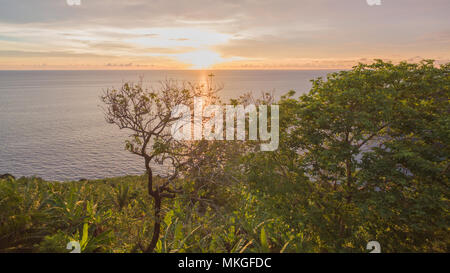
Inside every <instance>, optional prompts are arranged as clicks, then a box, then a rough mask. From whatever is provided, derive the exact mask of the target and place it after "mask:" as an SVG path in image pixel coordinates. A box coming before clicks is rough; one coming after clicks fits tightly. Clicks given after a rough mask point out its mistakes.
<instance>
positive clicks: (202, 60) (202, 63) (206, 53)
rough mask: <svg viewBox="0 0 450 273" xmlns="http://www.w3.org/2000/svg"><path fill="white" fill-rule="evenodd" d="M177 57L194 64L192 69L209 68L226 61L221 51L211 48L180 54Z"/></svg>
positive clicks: (181, 60)
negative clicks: (220, 53)
mask: <svg viewBox="0 0 450 273" xmlns="http://www.w3.org/2000/svg"><path fill="white" fill-rule="evenodd" d="M177 59H178V60H179V61H180V62H183V63H187V64H190V65H192V67H191V68H192V69H207V68H211V67H212V66H213V65H215V64H217V63H220V62H223V61H224V59H223V58H222V57H221V56H220V55H219V53H217V52H214V51H210V50H198V51H193V52H187V53H182V54H178V55H177Z"/></svg>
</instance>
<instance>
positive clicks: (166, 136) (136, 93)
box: [101, 79, 220, 252]
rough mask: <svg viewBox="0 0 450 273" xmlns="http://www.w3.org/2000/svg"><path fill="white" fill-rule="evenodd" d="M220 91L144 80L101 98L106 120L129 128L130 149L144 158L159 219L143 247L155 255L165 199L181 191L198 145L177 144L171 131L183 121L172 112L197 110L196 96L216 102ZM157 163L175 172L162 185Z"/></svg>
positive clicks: (183, 142) (205, 86)
mask: <svg viewBox="0 0 450 273" xmlns="http://www.w3.org/2000/svg"><path fill="white" fill-rule="evenodd" d="M219 89H220V88H219V87H217V86H215V85H214V86H213V85H212V80H210V81H208V82H207V83H206V84H193V83H186V82H182V83H180V82H177V81H172V80H166V81H164V82H161V83H160V86H159V87H158V88H156V89H155V88H151V89H144V88H143V86H142V79H141V81H140V82H138V83H137V84H133V83H125V84H123V86H122V87H121V88H120V89H114V88H113V89H108V90H106V91H105V92H104V94H103V95H102V96H101V100H102V102H103V103H104V104H105V105H106V107H105V108H104V112H105V118H106V121H107V122H108V123H110V124H115V125H117V126H118V127H119V128H120V129H125V130H126V129H128V130H129V131H130V132H131V134H130V137H129V139H128V140H127V141H126V149H127V150H128V151H130V152H131V153H133V154H135V155H138V156H141V157H143V159H144V164H145V169H146V171H147V175H148V194H149V195H150V196H151V198H153V200H154V217H155V224H154V229H153V235H152V239H151V242H150V244H149V245H148V247H146V248H143V251H145V252H153V250H154V248H155V247H156V244H157V242H158V240H159V234H160V229H161V202H162V199H163V198H174V197H175V194H176V193H177V192H179V191H180V187H178V188H177V187H176V185H175V178H177V176H178V173H179V170H180V169H182V168H183V167H184V166H185V164H186V163H187V162H188V161H189V158H191V156H192V154H193V151H194V150H195V149H193V147H195V145H193V144H192V143H190V142H189V141H177V140H176V139H174V137H173V136H172V134H171V131H170V129H171V127H172V125H173V124H174V123H175V122H176V121H177V120H178V119H179V118H180V117H173V116H172V111H173V110H174V109H175V107H177V106H178V105H181V104H183V105H186V106H188V107H190V108H191V109H193V101H194V97H199V96H202V97H208V98H213V99H215V98H217V97H216V93H217V92H218V90H219ZM196 152H197V153H198V151H196ZM154 163H159V164H165V165H166V166H167V165H169V166H170V168H171V170H172V171H171V173H170V174H169V175H168V176H167V177H166V179H165V180H164V181H163V183H159V184H158V185H156V184H155V183H153V182H154V181H153V169H152V166H154V165H153V164H154Z"/></svg>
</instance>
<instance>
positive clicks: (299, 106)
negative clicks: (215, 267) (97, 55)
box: [0, 61, 450, 253]
mask: <svg viewBox="0 0 450 273" xmlns="http://www.w3.org/2000/svg"><path fill="white" fill-rule="evenodd" d="M449 72H450V64H445V65H441V66H437V65H436V64H434V63H433V62H432V61H423V62H421V63H419V64H411V63H406V62H403V63H400V64H397V65H395V64H391V63H386V62H383V61H376V62H375V63H373V64H370V65H366V64H360V65H358V66H356V67H354V68H353V69H352V70H349V71H341V72H338V73H333V74H330V75H328V76H327V78H326V79H322V78H318V79H314V80H312V83H313V85H312V88H311V90H310V92H309V93H307V94H305V95H301V96H300V97H298V96H296V95H295V92H294V91H291V92H289V93H288V94H286V95H285V96H283V97H282V98H281V99H280V100H279V101H277V102H276V103H277V104H278V105H279V106H280V108H279V109H280V144H279V148H278V149H277V150H276V151H274V152H261V151H259V150H258V149H257V147H259V146H257V145H256V143H254V142H251V141H249V142H242V141H198V142H196V143H194V144H192V145H194V146H193V147H192V146H191V147H190V150H189V151H190V157H189V158H187V159H186V158H185V159H186V160H187V161H186V162H187V163H186V164H182V165H179V166H178V167H179V168H178V169H177V172H176V174H177V175H176V176H173V177H170V178H167V177H164V178H163V177H159V176H156V175H153V173H152V170H151V167H150V166H151V165H148V164H147V163H149V162H150V161H149V160H150V159H151V158H150V157H151V155H153V154H151V153H150V154H146V153H141V151H145V149H148V147H146V142H145V141H146V140H147V137H150V136H149V135H146V134H145V133H146V132H142V134H135V135H133V139H132V141H127V142H126V148H127V149H128V150H129V151H130V152H133V153H135V154H137V156H142V157H143V163H144V161H145V163H146V167H148V171H147V174H145V175H142V176H127V177H119V178H105V179H101V180H95V181H77V182H49V181H43V180H42V179H40V178H34V177H31V178H18V179H15V178H14V177H4V178H3V179H0V252H69V250H67V249H66V245H67V243H68V242H70V241H78V242H80V244H81V250H82V252H152V251H153V252H227V253H228V252H235V253H242V252H285V253H287V252H368V250H366V245H367V243H368V242H369V241H373V240H376V241H378V242H379V243H380V244H381V248H382V252H449V251H450V230H449V228H450V226H449V223H450V217H449V216H450V214H449V193H450V184H449V180H448V178H449V172H450V169H449V159H448V156H449V153H450V147H449V144H450V104H449V94H450V92H449V90H450V75H449ZM122 90H125V91H127V90H128V91H129V92H128V93H127V92H125V94H127V95H128V96H130V98H133V99H136V101H137V102H138V107H141V108H139V110H142V107H145V105H146V104H145V103H146V102H148V101H152V100H153V99H154V100H155V103H156V104H157V105H159V104H158V103H161V101H159V100H158V97H157V95H156V94H153V93H150V95H149V96H148V97H147V96H145V97H144V96H143V97H139V96H140V95H141V94H143V93H142V92H144V91H143V90H141V89H140V88H139V86H130V85H126V86H125V87H124V88H123V89H122ZM123 94H124V93H121V94H119V95H120V96H123ZM178 95H180V94H178ZM120 96H119V97H117V93H114V92H112V93H107V94H106V95H105V96H104V97H103V101H104V102H105V103H107V102H113V104H112V106H111V108H109V109H110V111H111V112H109V114H110V116H109V117H110V120H109V122H111V123H116V124H117V122H118V120H117V119H115V118H117V117H122V112H120V111H122V110H123V111H124V112H123V113H125V112H127V111H128V110H129V108H127V107H129V104H128V102H129V101H128V100H126V99H124V98H123V97H120ZM183 96H184V97H183ZM186 96H187V95H186V94H185V93H181V95H180V97H179V98H183V99H187V98H188V97H186ZM171 98H172V99H173V96H172V97H171ZM166 99H167V97H166ZM245 100H246V98H245V97H242V98H239V99H236V100H234V101H233V103H236V104H237V103H244V102H245ZM142 101H143V103H142V105H143V106H140V104H139V103H141V102H142ZM268 101H269V100H264V99H262V100H260V101H259V103H261V104H263V103H268ZM163 103H164V101H163ZM121 107H122V108H121ZM134 107H136V105H134ZM135 109H136V108H135ZM138 112H139V111H136V112H133V114H134V115H137V113H138ZM118 113H119V114H120V115H119V114H118ZM139 113H140V112H139ZM142 114H143V115H148V114H149V112H143V113H142ZM121 121H122V122H123V120H121ZM158 140H161V141H158ZM149 143H150V142H149ZM149 145H152V151H153V153H156V154H157V155H165V153H168V151H170V152H172V153H173V151H175V150H176V151H177V152H180V153H181V151H185V147H179V146H177V147H174V146H172V144H171V143H168V142H164V138H161V139H157V141H155V142H153V143H151V144H149ZM142 146H144V147H142ZM142 148H143V150H142ZM36 156H38V155H36ZM148 174H150V176H149V175H148ZM169 179H170V181H169V182H170V185H174V186H173V187H172V186H171V187H168V185H169V184H168V180H169ZM149 185H150V188H149ZM164 191H165V192H164ZM163 192H164V193H163ZM155 202H160V204H156V203H155ZM158 206H159V208H160V209H156V210H155V208H157V207H158ZM156 225H157V226H158V228H159V229H160V233H158V234H156V235H157V236H156V240H155V241H154V243H155V245H154V246H152V239H154V238H155V236H154V235H155V226H156ZM149 246H152V247H149Z"/></svg>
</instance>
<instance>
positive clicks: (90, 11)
mask: <svg viewBox="0 0 450 273" xmlns="http://www.w3.org/2000/svg"><path fill="white" fill-rule="evenodd" d="M381 2H382V4H381V5H380V6H376V5H374V6H370V5H368V4H367V1H366V0H341V1H337V0H215V1H213V0H210V1H207V0H203V1H200V0H189V1H187V0H183V1H175V0H127V1H119V0H81V5H80V6H70V5H68V4H67V2H66V0H39V1H37V0H0V69H3V70H5V69H6V70H9V69H206V68H208V69H210V68H214V69H329V68H349V67H351V66H352V65H354V64H356V63H357V62H359V61H363V62H369V61H371V60H373V59H374V58H381V59H385V60H392V61H394V62H396V61H399V60H409V61H418V60H420V59H423V58H431V59H435V60H437V61H438V62H441V63H443V62H448V61H449V60H450V19H449V14H450V1H449V0H420V1H419V0H381Z"/></svg>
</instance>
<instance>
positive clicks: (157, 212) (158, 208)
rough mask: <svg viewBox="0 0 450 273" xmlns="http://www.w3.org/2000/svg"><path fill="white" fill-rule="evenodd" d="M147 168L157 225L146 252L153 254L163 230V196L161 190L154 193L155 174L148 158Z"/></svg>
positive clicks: (149, 192) (146, 159)
mask: <svg viewBox="0 0 450 273" xmlns="http://www.w3.org/2000/svg"><path fill="white" fill-rule="evenodd" d="M145 168H146V169H147V175H148V185H147V186H148V194H149V195H150V196H151V197H152V198H153V200H154V201H155V207H154V211H155V225H154V226H153V235H152V241H151V242H150V245H149V246H148V247H147V249H146V250H145V252H147V253H152V252H153V251H154V250H155V247H156V244H157V243H158V240H159V233H160V230H161V195H160V192H159V190H156V191H154V190H153V172H152V169H151V167H150V160H149V159H148V158H145Z"/></svg>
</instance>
